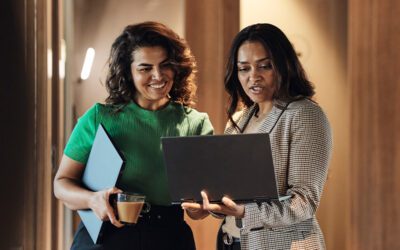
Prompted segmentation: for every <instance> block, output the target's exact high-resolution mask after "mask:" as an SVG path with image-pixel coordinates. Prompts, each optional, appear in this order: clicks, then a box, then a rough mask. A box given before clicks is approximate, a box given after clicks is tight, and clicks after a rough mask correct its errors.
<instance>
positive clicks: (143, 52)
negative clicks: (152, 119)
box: [131, 46, 175, 110]
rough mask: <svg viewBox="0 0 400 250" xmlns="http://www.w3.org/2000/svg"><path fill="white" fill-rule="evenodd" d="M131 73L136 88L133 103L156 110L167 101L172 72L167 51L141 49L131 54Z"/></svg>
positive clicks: (150, 48)
mask: <svg viewBox="0 0 400 250" xmlns="http://www.w3.org/2000/svg"><path fill="white" fill-rule="evenodd" d="M132 57H133V62H132V64H131V72H132V79H133V83H134V85H135V88H136V93H135V96H134V100H135V102H136V103H137V104H138V105H139V106H140V107H142V108H144V109H148V110H157V109H160V108H162V107H163V106H164V105H165V104H166V103H167V102H168V100H169V98H168V93H169V92H170V90H171V88H172V85H173V83H174V75H175V73H174V71H173V70H172V66H171V64H170V62H169V60H168V55H167V51H166V50H165V49H164V48H162V47H160V46H156V47H141V48H138V49H136V50H134V52H133V55H132Z"/></svg>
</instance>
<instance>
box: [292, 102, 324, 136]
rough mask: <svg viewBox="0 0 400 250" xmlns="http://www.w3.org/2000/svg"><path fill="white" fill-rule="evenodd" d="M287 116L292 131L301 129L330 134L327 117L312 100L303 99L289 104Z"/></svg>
mask: <svg viewBox="0 0 400 250" xmlns="http://www.w3.org/2000/svg"><path fill="white" fill-rule="evenodd" d="M287 116H288V118H289V120H291V124H292V128H293V129H295V128H300V127H302V128H308V129H311V130H318V131H326V132H329V133H331V132H330V131H331V127H330V124H329V120H328V117H327V115H326V114H325V112H324V111H323V109H322V108H321V106H319V105H318V103H316V102H314V101H312V100H309V99H303V100H299V101H295V102H292V103H290V104H289V106H288V107H287Z"/></svg>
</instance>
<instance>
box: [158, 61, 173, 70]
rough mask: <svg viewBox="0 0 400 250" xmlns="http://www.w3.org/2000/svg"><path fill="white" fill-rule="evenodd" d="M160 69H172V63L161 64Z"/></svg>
mask: <svg viewBox="0 0 400 250" xmlns="http://www.w3.org/2000/svg"><path fill="white" fill-rule="evenodd" d="M160 68H161V69H164V70H165V69H172V68H173V66H172V63H171V62H165V63H163V64H161V65H160Z"/></svg>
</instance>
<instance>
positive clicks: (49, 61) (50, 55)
mask: <svg viewBox="0 0 400 250" xmlns="http://www.w3.org/2000/svg"><path fill="white" fill-rule="evenodd" d="M52 77H53V51H52V50H51V49H47V78H48V79H51V78H52Z"/></svg>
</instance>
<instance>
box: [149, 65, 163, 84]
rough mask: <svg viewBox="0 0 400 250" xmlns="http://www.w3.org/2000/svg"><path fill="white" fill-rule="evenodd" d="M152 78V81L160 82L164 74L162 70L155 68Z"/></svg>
mask: <svg viewBox="0 0 400 250" xmlns="http://www.w3.org/2000/svg"><path fill="white" fill-rule="evenodd" d="M151 77H152V79H154V80H158V81H159V80H161V78H162V72H161V70H160V68H158V67H154V68H153V72H152V75H151Z"/></svg>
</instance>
